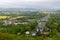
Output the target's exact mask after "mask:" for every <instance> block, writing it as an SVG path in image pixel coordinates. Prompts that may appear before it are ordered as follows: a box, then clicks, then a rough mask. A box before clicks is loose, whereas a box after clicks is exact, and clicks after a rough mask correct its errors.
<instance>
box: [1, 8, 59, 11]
mask: <svg viewBox="0 0 60 40" xmlns="http://www.w3.org/2000/svg"><path fill="white" fill-rule="evenodd" d="M0 11H59V10H55V9H35V8H0Z"/></svg>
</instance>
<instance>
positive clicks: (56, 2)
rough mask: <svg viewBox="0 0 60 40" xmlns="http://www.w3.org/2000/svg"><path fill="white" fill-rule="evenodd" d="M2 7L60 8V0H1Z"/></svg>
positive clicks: (0, 5)
mask: <svg viewBox="0 0 60 40" xmlns="http://www.w3.org/2000/svg"><path fill="white" fill-rule="evenodd" d="M0 8H56V9H57V8H60V0H0Z"/></svg>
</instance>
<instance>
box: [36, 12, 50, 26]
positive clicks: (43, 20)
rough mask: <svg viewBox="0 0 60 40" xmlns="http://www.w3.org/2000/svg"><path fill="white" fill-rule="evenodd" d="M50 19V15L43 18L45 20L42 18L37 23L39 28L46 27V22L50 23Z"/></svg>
mask: <svg viewBox="0 0 60 40" xmlns="http://www.w3.org/2000/svg"><path fill="white" fill-rule="evenodd" d="M48 18H50V13H49V14H48V15H47V16H45V17H43V18H41V19H40V20H38V21H37V22H38V26H40V27H44V26H45V24H46V22H47V21H48Z"/></svg>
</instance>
